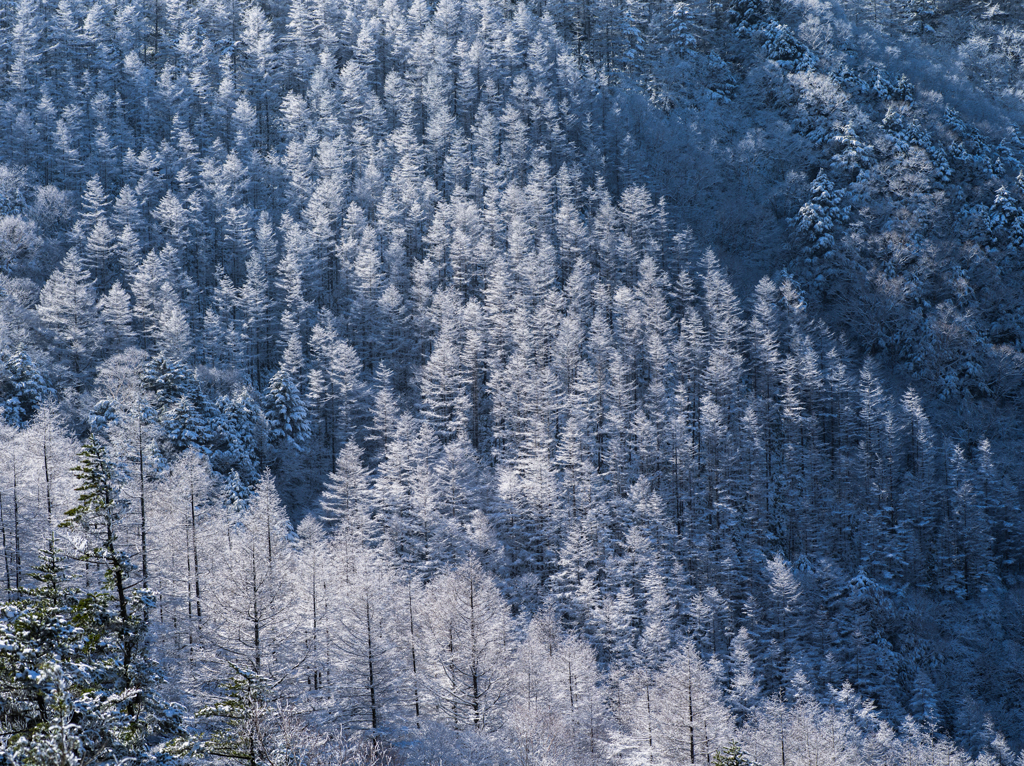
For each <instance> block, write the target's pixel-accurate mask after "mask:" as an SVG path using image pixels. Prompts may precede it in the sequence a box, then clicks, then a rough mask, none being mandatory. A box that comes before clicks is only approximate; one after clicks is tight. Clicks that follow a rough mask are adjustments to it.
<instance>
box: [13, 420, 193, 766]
mask: <svg viewBox="0 0 1024 766" xmlns="http://www.w3.org/2000/svg"><path fill="white" fill-rule="evenodd" d="M72 473H73V474H74V475H75V478H76V479H77V480H78V486H77V487H76V492H77V495H78V503H77V504H76V505H75V506H74V507H72V508H71V509H69V510H68V511H67V513H66V518H65V520H64V522H63V523H62V525H61V526H62V527H64V528H69V529H72V530H74V532H76V533H78V534H79V535H81V538H82V539H83V540H84V545H79V546H76V549H77V552H76V555H75V559H74V560H73V561H72V562H71V563H72V564H73V565H74V566H76V567H78V566H81V568H82V572H81V573H80V574H79V578H80V579H81V582H83V583H84V588H83V589H82V591H81V592H78V591H77V590H75V589H73V588H70V587H64V588H63V590H62V589H61V587H60V578H61V577H64V579H70V578H69V577H68V576H65V575H62V574H61V572H63V571H66V570H69V567H67V566H65V565H64V564H63V563H62V561H63V560H62V559H61V558H60V557H59V556H58V555H57V554H56V553H54V551H55V550H56V543H55V542H52V541H51V544H50V549H49V553H48V554H47V556H44V558H43V563H44V567H46V566H48V567H49V570H48V571H46V570H44V571H42V572H41V575H42V576H43V577H44V579H43V580H41V582H43V584H44V585H45V586H46V587H44V588H42V589H41V590H39V592H38V593H36V591H32V592H31V593H28V594H26V600H27V603H28V605H30V606H31V604H33V603H35V604H37V605H49V606H47V607H46V608H47V609H49V610H51V612H52V611H53V610H54V609H56V614H55V615H54V619H56V620H57V625H58V626H61V625H63V626H64V630H63V632H61V631H60V630H58V631H57V632H56V633H54V634H53V636H52V638H51V640H50V645H52V646H53V650H54V651H58V650H59V653H60V654H61V656H65V657H67V660H68V673H71V674H72V675H71V676H69V678H73V674H76V673H77V674H82V675H83V678H82V679H80V680H79V681H77V682H76V681H73V680H72V681H69V682H63V681H59V680H58V681H55V682H54V684H53V687H52V688H53V689H54V691H55V692H56V693H59V694H60V695H62V696H61V699H63V700H65V703H66V704H67V705H71V706H72V707H75V706H77V707H80V708H82V709H83V712H81V713H78V714H72V715H70V717H67V718H66V720H65V721H64V723H65V724H67V725H69V726H72V727H78V728H79V729H80V730H81V732H82V736H83V739H82V742H81V744H80V748H82V753H81V754H79V755H78V756H77V757H78V758H80V759H81V761H83V762H90V761H91V760H92V759H93V758H97V759H98V760H104V759H105V758H108V757H109V759H110V760H111V761H113V762H120V761H121V760H123V759H130V760H134V759H138V761H140V762H165V763H171V762H174V761H175V760H176V758H175V756H174V755H173V754H172V751H174V750H175V749H176V748H177V746H178V745H179V744H180V742H177V738H178V734H179V733H180V731H179V720H178V716H177V714H176V713H175V712H174V711H173V710H172V709H171V708H170V707H169V706H168V705H167V704H166V702H164V701H162V700H160V699H159V695H158V690H157V687H158V684H159V682H160V679H159V677H158V676H157V674H156V672H155V666H154V663H153V662H152V660H151V659H150V658H149V656H148V653H147V644H146V628H147V624H146V604H147V600H148V596H147V593H146V592H145V590H144V589H143V588H141V587H139V584H138V583H137V582H136V581H135V580H134V579H133V571H134V566H133V565H132V562H131V559H130V557H129V554H128V552H127V551H126V550H125V549H124V547H123V546H121V544H120V541H119V532H120V531H121V529H122V527H123V522H122V519H121V515H122V511H123V510H124V509H123V508H122V506H121V503H120V502H118V501H117V500H116V494H115V487H114V483H113V478H112V477H113V468H112V466H111V464H110V463H109V462H108V460H107V457H106V454H105V451H104V449H103V447H102V446H100V445H99V443H97V441H96V440H95V439H94V438H90V439H89V441H87V442H86V444H85V446H84V447H83V448H82V450H81V452H80V453H79V462H78V464H77V465H76V466H75V467H74V468H73V469H72ZM94 573H98V574H99V575H100V577H101V579H99V581H98V582H97V581H96V580H97V578H96V576H95V574H94ZM47 588H48V589H49V591H48V590H47ZM48 593H49V594H50V595H48V596H47V594H48ZM53 605H56V606H53ZM47 614H48V612H46V611H44V612H42V613H41V616H42V617H43V618H45V619H49V618H48V617H46V615H47ZM68 614H70V617H71V619H70V620H69V619H68ZM45 619H44V622H45ZM62 619H63V620H64V622H61V620H62ZM68 622H70V623H71V626H70V627H68V625H67V623H68ZM76 623H78V624H77V625H76ZM33 643H34V642H33ZM43 645H44V646H45V645H47V644H46V641H44V642H43ZM42 675H43V676H45V673H43V674H42ZM55 678H57V679H59V678H60V675H59V674H58V675H57V676H55ZM47 725H48V726H49V725H50V724H49V722H48V723H47ZM50 728H52V726H50ZM56 734H61V732H60V731H57V732H56ZM61 742H64V740H61ZM172 743H173V744H172ZM57 744H58V745H59V744H60V743H57ZM61 746H62V745H61ZM40 752H41V753H42V756H41V757H42V760H41V761H40V762H41V763H65V762H67V763H73V762H78V761H76V760H74V759H72V760H68V761H64V760H56V761H55V760H53V757H52V756H51V755H46V754H45V753H46V752H47V751H45V749H44V750H43V751H40ZM86 755H87V756H89V757H85V756H86ZM15 760H16V762H19V763H21V762H33V761H18V760H17V759H15Z"/></svg>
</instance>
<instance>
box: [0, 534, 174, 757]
mask: <svg viewBox="0 0 1024 766" xmlns="http://www.w3.org/2000/svg"><path fill="white" fill-rule="evenodd" d="M74 564H75V562H74V561H73V560H70V559H69V558H68V557H67V556H66V554H65V553H64V552H63V551H62V550H61V549H60V548H59V547H58V544H57V541H56V540H55V539H54V538H51V540H50V542H49V544H48V546H47V547H46V549H44V550H43V551H42V552H41V553H40V562H39V565H38V568H37V569H36V571H35V572H33V573H32V574H31V575H30V576H29V579H31V580H33V581H34V585H33V586H30V587H26V588H22V589H20V590H19V591H18V593H17V597H16V598H15V599H14V600H13V601H11V602H9V603H8V604H6V605H5V608H4V609H3V611H2V612H0V731H2V733H0V763H5V764H6V763H16V764H25V766H29V765H35V764H38V765H39V766H42V765H44V764H45V765H46V766H50V765H51V764H76V763H125V762H131V763H154V764H155V763H159V764H173V763H177V762H178V755H177V754H180V753H183V752H184V751H185V749H186V748H185V747H184V742H185V740H184V739H177V735H178V734H179V732H180V721H179V719H178V716H177V714H176V713H174V712H173V711H171V710H170V708H168V707H167V706H166V705H161V704H158V701H157V700H156V699H155V698H154V697H153V696H152V695H151V691H152V688H153V686H154V684H155V683H156V679H155V678H154V677H153V676H152V674H143V673H142V672H140V671H141V669H142V668H143V667H144V666H145V663H143V662H142V660H141V659H140V657H139V655H138V654H137V655H136V657H135V659H134V660H133V663H132V668H131V669H130V671H131V675H132V681H133V683H132V684H126V683H125V682H124V676H125V672H124V668H123V667H122V659H123V655H122V654H121V653H120V652H119V651H118V646H117V643H118V641H117V640H116V638H114V637H112V636H111V621H110V613H111V607H112V602H113V600H114V599H113V594H112V593H111V592H110V590H109V588H103V589H101V590H98V591H87V590H84V589H82V588H80V587H78V586H76V585H75V584H74V582H73V579H74V578H73V569H72V567H73V566H74Z"/></svg>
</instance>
